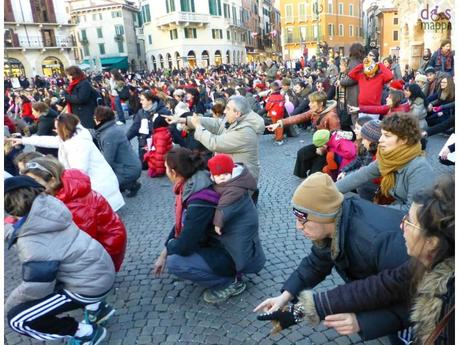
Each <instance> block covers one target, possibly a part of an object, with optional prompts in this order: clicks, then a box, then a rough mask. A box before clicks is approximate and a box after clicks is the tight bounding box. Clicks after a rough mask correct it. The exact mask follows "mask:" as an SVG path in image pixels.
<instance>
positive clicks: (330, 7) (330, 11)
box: [328, 0, 333, 14]
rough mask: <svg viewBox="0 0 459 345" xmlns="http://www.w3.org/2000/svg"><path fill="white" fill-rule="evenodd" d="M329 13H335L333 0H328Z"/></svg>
mask: <svg viewBox="0 0 459 345" xmlns="http://www.w3.org/2000/svg"><path fill="white" fill-rule="evenodd" d="M328 14H333V2H332V1H331V0H328Z"/></svg>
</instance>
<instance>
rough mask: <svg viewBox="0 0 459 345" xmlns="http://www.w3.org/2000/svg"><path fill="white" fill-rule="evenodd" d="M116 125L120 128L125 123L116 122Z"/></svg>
mask: <svg viewBox="0 0 459 345" xmlns="http://www.w3.org/2000/svg"><path fill="white" fill-rule="evenodd" d="M116 124H117V125H118V126H122V125H125V124H126V123H124V122H123V121H116Z"/></svg>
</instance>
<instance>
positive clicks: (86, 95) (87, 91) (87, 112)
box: [64, 79, 97, 128]
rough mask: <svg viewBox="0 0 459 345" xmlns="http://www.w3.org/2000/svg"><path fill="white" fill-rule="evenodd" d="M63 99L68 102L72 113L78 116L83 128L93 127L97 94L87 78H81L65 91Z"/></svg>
mask: <svg viewBox="0 0 459 345" xmlns="http://www.w3.org/2000/svg"><path fill="white" fill-rule="evenodd" d="M64 96H65V100H66V101H67V102H69V103H70V105H71V107H72V113H73V114H75V115H77V116H78V117H79V118H80V121H81V125H82V126H83V127H85V128H94V126H95V123H94V110H95V109H96V107H97V94H96V92H95V90H94V89H93V88H92V86H91V84H90V82H89V80H87V79H83V80H82V81H80V82H79V83H78V84H77V85H76V86H75V87H74V88H73V90H72V94H69V93H65V95H64Z"/></svg>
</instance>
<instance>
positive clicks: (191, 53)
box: [187, 50, 196, 68]
mask: <svg viewBox="0 0 459 345" xmlns="http://www.w3.org/2000/svg"><path fill="white" fill-rule="evenodd" d="M187 57H188V65H189V66H190V67H192V68H194V67H196V54H195V53H194V51H192V50H190V51H189V52H188V55H187Z"/></svg>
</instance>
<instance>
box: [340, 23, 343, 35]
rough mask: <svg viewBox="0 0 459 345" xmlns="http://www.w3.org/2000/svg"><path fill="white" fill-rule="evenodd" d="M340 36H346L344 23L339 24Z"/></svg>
mask: <svg viewBox="0 0 459 345" xmlns="http://www.w3.org/2000/svg"><path fill="white" fill-rule="evenodd" d="M339 36H344V25H343V24H340V25H339Z"/></svg>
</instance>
